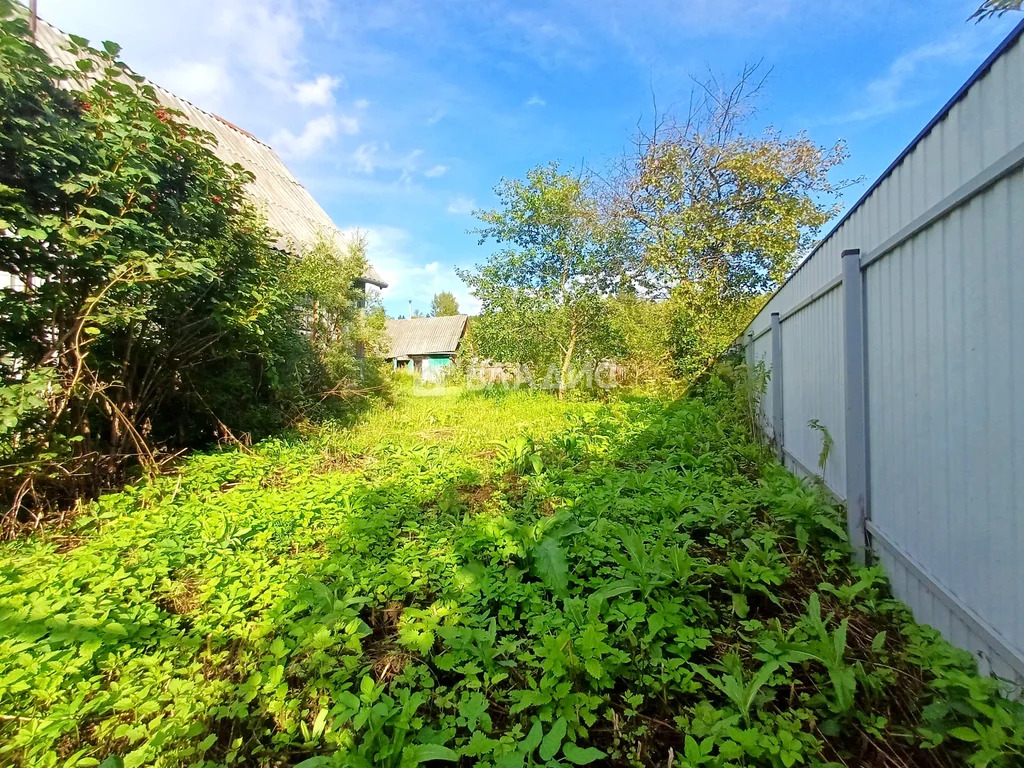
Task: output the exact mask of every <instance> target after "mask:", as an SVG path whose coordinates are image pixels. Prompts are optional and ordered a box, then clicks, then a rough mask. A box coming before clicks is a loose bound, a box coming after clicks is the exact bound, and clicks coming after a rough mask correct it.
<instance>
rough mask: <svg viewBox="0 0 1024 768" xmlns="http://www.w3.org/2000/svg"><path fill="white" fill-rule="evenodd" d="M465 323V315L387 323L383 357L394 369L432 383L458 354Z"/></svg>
mask: <svg viewBox="0 0 1024 768" xmlns="http://www.w3.org/2000/svg"><path fill="white" fill-rule="evenodd" d="M468 320H469V315H448V316H445V317H414V318H411V319H409V320H388V322H387V327H386V330H387V335H388V344H389V346H388V351H387V353H386V354H385V358H386V359H387V360H389V361H391V362H392V364H393V365H394V367H395V369H396V370H402V369H408V370H412V371H415V372H416V373H417V374H419V375H420V376H422V377H423V379H424V380H425V381H436V380H437V379H439V378H440V377H441V376H442V375H443V374H444V371H445V369H446V368H447V367H448V366H449V365H451V361H452V358H453V357H454V356H455V354H456V353H457V352H458V351H459V345H460V344H461V343H462V339H463V337H464V336H465V335H466V323H467V322H468Z"/></svg>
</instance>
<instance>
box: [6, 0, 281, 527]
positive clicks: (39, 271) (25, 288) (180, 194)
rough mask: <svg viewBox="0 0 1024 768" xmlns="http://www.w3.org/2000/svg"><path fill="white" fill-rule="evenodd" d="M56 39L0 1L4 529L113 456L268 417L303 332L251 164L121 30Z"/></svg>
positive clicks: (146, 457) (267, 423)
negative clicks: (250, 190) (33, 29)
mask: <svg viewBox="0 0 1024 768" xmlns="http://www.w3.org/2000/svg"><path fill="white" fill-rule="evenodd" d="M70 40H71V42H70V44H69V53H70V54H71V56H73V57H74V59H75V67H74V68H73V69H70V70H69V69H64V68H62V67H59V66H58V65H56V64H55V63H53V62H52V61H50V59H49V58H48V56H47V55H46V53H44V52H43V51H42V50H41V49H40V48H38V47H37V46H35V45H34V44H33V43H32V41H31V39H30V37H29V34H28V27H27V23H26V20H25V18H24V12H23V11H22V10H21V9H20V6H18V5H17V4H15V3H12V2H10V0H0V72H2V75H0V230H2V231H3V237H0V270H2V271H4V272H7V273H9V274H10V275H13V276H14V277H15V278H17V280H18V281H19V282H20V284H21V286H20V287H19V288H17V289H11V288H6V287H5V288H4V289H2V290H0V318H2V322H0V373H2V375H3V378H4V381H5V382H8V386H7V389H8V390H9V391H5V392H4V394H3V396H2V397H0V409H2V410H0V420H2V422H3V424H4V428H5V430H6V432H4V433H3V434H2V435H0V461H2V463H3V465H4V467H5V469H4V470H3V473H2V476H0V503H2V504H3V506H5V507H8V508H10V509H12V513H11V514H9V515H8V516H7V517H6V525H7V526H8V527H9V526H10V525H11V524H12V522H13V520H14V518H15V516H17V515H18V514H19V513H20V515H21V517H22V518H23V519H24V516H25V514H26V512H27V511H31V510H35V511H36V512H38V511H39V510H40V509H41V508H43V507H44V506H45V505H46V503H47V502H49V501H58V502H62V503H66V502H67V501H68V500H69V499H70V498H73V497H74V496H75V495H76V494H77V493H79V492H81V491H82V490H88V486H90V484H93V483H95V481H96V479H97V478H98V477H102V476H104V475H107V474H110V473H114V474H117V473H118V472H119V471H120V470H121V468H123V466H124V465H125V463H126V461H128V462H130V463H135V462H141V463H142V465H143V466H147V467H149V468H153V467H154V466H155V464H156V463H157V462H158V461H159V455H158V453H159V452H158V449H157V446H161V445H165V444H177V445H188V444H190V443H195V442H201V441H203V440H207V441H208V440H209V439H211V437H213V436H214V432H215V431H217V430H219V431H220V433H221V434H223V433H225V432H226V431H227V429H226V428H227V427H230V428H231V429H235V430H246V431H248V430H252V431H260V430H261V428H262V430H263V431H265V430H266V429H267V428H268V427H271V426H273V423H274V416H273V412H272V403H273V401H274V397H275V395H274V393H275V392H279V391H282V390H287V388H288V386H289V375H291V374H290V370H291V369H290V368H289V367H288V366H284V365H282V361H284V360H285V359H287V358H288V357H289V355H293V354H294V352H295V350H296V348H297V347H298V346H299V345H300V337H299V336H298V333H297V330H296V329H297V327H298V323H297V322H296V318H295V310H294V306H295V302H294V301H293V300H292V297H291V295H290V293H289V291H288V290H287V287H286V286H285V285H284V284H283V280H282V276H283V275H285V274H286V273H287V270H288V267H289V257H288V256H287V255H286V254H284V253H281V252H279V251H277V250H275V249H273V248H272V247H271V245H270V243H271V237H270V233H269V231H268V230H267V228H266V226H265V224H264V223H263V221H262V220H261V217H260V216H259V215H258V214H257V213H256V212H254V211H253V210H252V209H251V208H250V207H249V206H248V204H247V203H246V198H245V195H244V187H245V184H246V182H247V181H248V179H249V175H248V174H247V172H245V171H244V170H243V169H241V168H240V167H238V166H233V167H229V166H227V165H225V164H224V163H223V162H221V161H220V160H219V159H218V158H217V157H216V156H215V155H214V153H213V152H212V150H211V146H212V142H213V139H212V137H211V136H209V135H208V134H205V133H203V132H202V131H200V130H198V129H196V128H195V127H193V126H191V125H190V124H189V123H188V122H186V120H185V119H184V116H183V115H180V114H178V113H176V112H174V111H173V110H171V109H168V108H166V107H165V106H163V105H162V104H161V103H160V101H159V99H158V94H157V92H156V91H155V90H154V88H153V87H152V86H150V85H148V84H147V83H146V82H144V81H143V80H142V78H140V77H139V76H137V75H135V74H134V73H132V72H130V71H129V70H128V69H127V68H126V67H124V66H123V65H122V64H121V63H120V62H119V61H118V60H117V54H118V47H117V46H116V45H115V44H113V43H104V44H103V47H102V49H99V50H97V49H94V48H90V47H89V46H88V44H87V41H85V40H84V39H82V38H79V37H74V36H72V37H71V38H70ZM293 378H294V377H293ZM20 391H23V394H22V393H20ZM229 406H230V407H229Z"/></svg>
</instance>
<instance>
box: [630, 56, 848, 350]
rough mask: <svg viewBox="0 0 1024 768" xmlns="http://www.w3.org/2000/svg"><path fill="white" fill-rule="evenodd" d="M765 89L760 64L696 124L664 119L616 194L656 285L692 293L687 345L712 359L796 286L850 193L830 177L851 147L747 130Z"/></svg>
mask: <svg viewBox="0 0 1024 768" xmlns="http://www.w3.org/2000/svg"><path fill="white" fill-rule="evenodd" d="M761 82H762V81H758V80H757V68H756V67H748V68H747V69H746V70H745V71H744V72H743V74H742V76H741V77H740V78H739V81H738V82H737V84H736V85H734V86H732V87H723V86H721V85H720V84H719V83H718V82H716V81H715V80H714V79H711V80H709V81H707V82H705V83H703V84H701V85H700V86H699V87H698V88H697V89H696V91H695V94H694V98H693V99H692V101H691V103H692V106H691V109H690V111H689V113H688V114H687V115H686V116H685V118H683V119H681V120H679V119H675V118H672V117H667V118H664V119H661V120H660V121H658V122H657V124H656V126H655V128H654V129H653V130H651V131H649V132H647V133H641V134H640V135H639V136H638V137H637V140H636V147H637V150H636V152H635V154H634V155H632V156H630V157H627V158H625V159H624V161H623V163H622V166H621V168H620V173H619V174H618V183H617V185H616V186H615V188H614V189H613V190H612V192H613V194H612V195H611V197H612V206H613V208H614V211H615V213H616V215H617V216H620V217H621V218H622V219H623V220H624V222H625V223H626V226H628V228H629V231H630V233H631V235H632V237H634V238H635V239H636V241H637V243H638V248H639V249H640V250H641V252H642V254H643V262H644V265H645V266H646V268H647V272H646V274H645V279H646V281H647V287H648V288H649V289H650V290H652V291H654V292H657V293H660V294H662V295H666V294H672V293H678V294H680V295H679V298H678V301H677V302H676V303H677V305H679V306H681V307H684V308H685V311H684V315H685V318H686V323H687V324H688V326H689V331H688V332H687V337H688V342H687V344H686V345H683V346H682V347H680V349H686V350H688V352H687V353H688V354H695V355H697V357H699V358H701V359H705V360H709V359H714V358H715V357H716V356H717V355H718V354H719V353H720V352H721V351H722V349H723V348H724V347H723V346H722V345H723V343H724V344H727V343H728V341H729V340H731V339H733V338H735V336H736V334H737V333H739V331H740V330H741V329H742V327H743V325H742V323H744V322H745V321H746V319H747V318H748V317H749V311H748V310H749V309H750V307H751V306H752V305H753V304H756V299H757V298H758V297H761V296H764V295H765V294H766V293H767V292H769V291H771V290H773V289H774V288H776V287H777V286H778V285H779V284H780V283H781V282H782V280H783V279H785V277H786V275H787V274H789V272H790V271H791V269H792V268H793V266H794V264H795V263H796V259H797V258H798V256H799V255H800V254H801V253H803V252H805V251H806V250H807V249H808V248H809V247H810V246H811V245H812V244H813V242H814V240H815V238H816V236H817V233H818V232H819V230H820V228H821V227H822V226H823V225H824V224H825V223H826V222H827V221H828V220H829V219H830V218H831V217H832V216H833V215H834V214H835V213H836V212H837V210H838V205H837V204H835V203H834V202H833V201H834V199H835V198H836V196H837V194H838V192H839V191H840V189H841V188H842V185H839V184H833V183H832V181H831V180H830V172H831V171H832V170H833V169H834V168H835V167H836V166H837V165H839V164H840V163H841V162H842V161H843V159H844V158H845V156H846V151H845V147H844V145H843V144H842V142H839V143H837V144H835V145H833V146H831V147H822V146H819V145H817V144H815V143H814V142H812V141H811V140H810V139H809V138H807V137H806V136H805V135H803V134H799V135H796V136H792V137H786V136H783V135H782V134H780V133H779V132H778V131H775V130H771V129H769V130H767V131H764V132H762V133H760V134H756V133H752V132H748V131H747V130H745V129H746V128H747V127H748V126H749V123H750V118H751V115H752V114H754V109H753V107H754V105H755V103H756V96H757V93H758V91H759V89H760V84H761ZM684 367H686V368H688V367H689V364H685V365H684Z"/></svg>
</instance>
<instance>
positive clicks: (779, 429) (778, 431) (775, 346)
mask: <svg viewBox="0 0 1024 768" xmlns="http://www.w3.org/2000/svg"><path fill="white" fill-rule="evenodd" d="M772 431H773V432H774V433H775V434H774V437H775V454H776V456H778V458H779V461H780V462H781V463H783V464H785V463H786V455H785V452H784V446H785V439H784V435H783V421H782V318H781V316H780V315H779V313H778V312H772Z"/></svg>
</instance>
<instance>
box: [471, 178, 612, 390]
mask: <svg viewBox="0 0 1024 768" xmlns="http://www.w3.org/2000/svg"><path fill="white" fill-rule="evenodd" d="M495 192H496V194H497V196H498V200H499V207H498V208H496V209H494V210H491V211H484V212H480V213H478V214H477V216H478V217H479V218H480V220H481V221H482V222H483V225H484V226H482V227H481V228H479V229H477V230H476V232H477V234H479V235H480V243H481V244H483V243H485V242H487V241H488V240H493V241H494V242H495V243H497V244H499V245H502V246H504V247H503V248H502V249H501V250H499V251H497V252H495V253H494V254H492V255H491V257H490V258H489V259H488V260H487V262H486V263H484V264H482V265H479V266H478V267H476V268H475V269H474V270H471V271H470V270H460V271H459V275H460V277H462V279H463V280H464V281H465V282H466V283H467V285H469V286H470V288H471V289H472V291H473V294H474V295H475V296H476V297H477V298H478V299H480V302H481V304H482V307H483V310H482V315H481V317H480V320H479V322H478V323H477V324H476V327H475V329H474V333H475V338H476V343H477V345H478V349H479V350H480V352H481V353H482V354H483V355H484V356H486V357H491V358H494V359H497V360H501V361H503V362H516V363H528V364H531V365H533V366H534V367H544V366H549V365H551V364H555V365H556V366H557V371H558V376H559V378H558V392H559V396H564V394H565V389H566V386H567V384H568V381H569V377H570V374H571V372H572V368H573V366H574V364H576V363H577V362H579V361H593V360H595V359H599V358H600V357H602V356H604V355H605V354H607V352H608V351H609V348H610V344H611V340H612V338H613V334H612V331H611V326H610V323H609V319H608V313H607V311H606V306H605V302H606V296H607V295H608V292H609V291H610V290H611V289H612V288H613V286H614V285H615V284H616V280H617V276H618V275H619V274H620V269H621V265H622V261H623V249H624V246H625V243H626V241H625V239H624V237H623V235H624V233H623V232H622V231H621V229H620V228H619V227H618V226H617V222H615V221H613V220H608V219H606V218H604V217H603V216H602V215H601V211H600V206H599V205H598V201H597V200H596V199H595V197H594V195H593V190H592V183H591V181H590V179H589V178H588V177H587V176H586V175H585V174H582V173H580V174H567V173H563V172H562V171H561V170H560V169H559V167H558V165H557V164H556V163H552V164H550V165H546V166H541V167H537V168H534V169H533V170H531V171H529V172H528V173H527V175H526V179H525V180H522V181H520V180H507V179H506V180H503V181H502V182H501V183H500V184H499V185H498V186H497V187H496V188H495Z"/></svg>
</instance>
